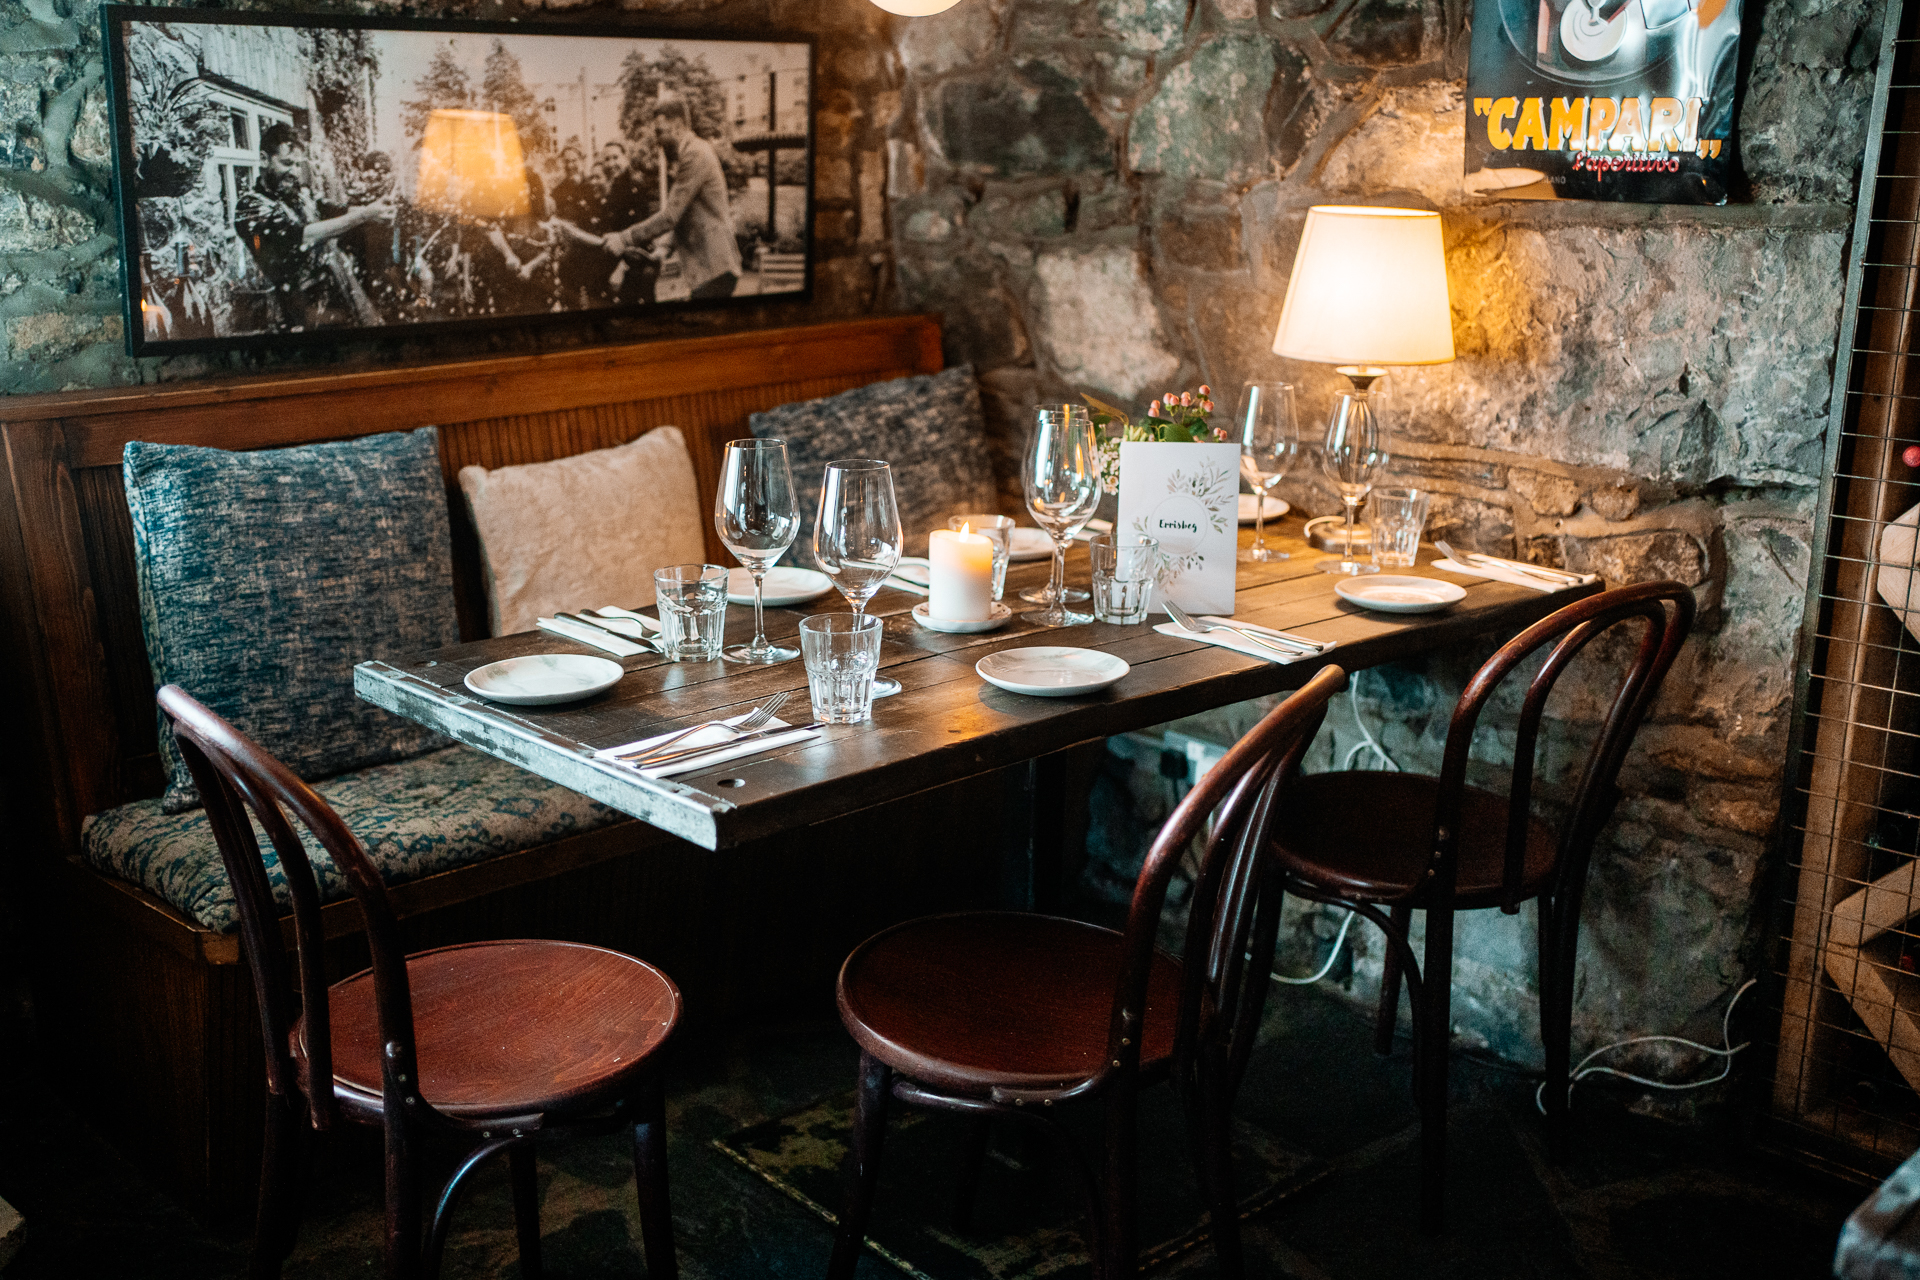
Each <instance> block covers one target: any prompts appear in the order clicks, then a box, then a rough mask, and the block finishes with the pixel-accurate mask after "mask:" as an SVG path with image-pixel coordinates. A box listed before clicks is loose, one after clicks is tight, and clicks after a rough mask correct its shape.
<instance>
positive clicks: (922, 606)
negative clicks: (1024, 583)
mask: <svg viewBox="0 0 1920 1280" xmlns="http://www.w3.org/2000/svg"><path fill="white" fill-rule="evenodd" d="M913 620H914V621H915V622H917V623H919V624H920V625H921V626H923V627H925V628H926V629H927V630H929V631H947V632H951V633H953V634H954V635H962V636H970V635H973V634H974V633H975V632H979V631H998V630H999V629H1000V628H1002V627H1004V626H1006V625H1007V623H1009V622H1011V621H1013V610H1011V609H1009V608H1007V606H1005V605H1003V604H1001V603H1000V602H999V601H997V600H996V601H995V602H994V604H993V608H992V610H991V611H990V612H989V613H988V614H987V616H986V617H985V618H981V619H979V620H977V621H976V620H968V619H962V618H936V617H934V616H933V615H932V614H931V613H929V612H928V611H927V605H926V602H925V601H922V602H921V603H919V604H917V605H915V606H913Z"/></svg>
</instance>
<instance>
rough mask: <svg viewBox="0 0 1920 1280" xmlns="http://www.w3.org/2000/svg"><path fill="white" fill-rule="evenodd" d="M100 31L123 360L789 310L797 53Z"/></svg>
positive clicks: (770, 46) (559, 31) (628, 44)
mask: <svg viewBox="0 0 1920 1280" xmlns="http://www.w3.org/2000/svg"><path fill="white" fill-rule="evenodd" d="M104 21H105V24H106V45H107V56H108V70H109V81H110V84H111V87H112V88H111V110H112V116H113V126H114V133H115V153H114V163H115V170H116V176H117V186H118V195H119V202H120V217H121V246H122V252H123V254H124V257H125V268H126V284H127V295H128V296H127V335H128V347H129V350H130V351H131V352H132V353H133V354H135V355H160V354H169V353H173V352H185V351H196V350H210V349H216V348H233V347H257V346H265V345H273V344H278V343H283V342H286V341H289V340H310V339H312V338H314V337H315V336H323V337H324V336H332V337H334V338H339V337H345V336H352V337H366V336H370V335H377V334H381V333H392V334H394V335H395V336H403V335H405V334H408V333H412V332H415V331H418V330H422V329H426V328H429V327H448V326H461V327H475V326H487V325H501V324H526V323H528V322H531V321H537V320H541V319H548V318H557V317H568V316H573V317H578V316H581V315H591V314H595V313H615V312H620V313H631V312H634V311H639V310H645V309H650V308H657V307H681V308H686V307H710V306H726V305H737V304H738V303H740V302H741V301H742V300H752V299H756V298H760V297H764V296H766V295H769V294H784V295H788V296H793V297H802V296H805V295H807V294H808V293H810V291H811V288H812V226H813V217H812V212H813V210H812V189H813V182H812V174H813V110H812V92H813V44H812V41H811V40H810V39H808V38H805V37H794V38H791V39H786V38H771V37H759V38H755V39H750V40H749V39H734V38H729V37H726V36H721V35H713V36H708V35H704V34H703V35H700V36H698V37H689V36H678V35H676V36H671V37H655V36H648V35H636V34H634V33H632V32H627V31H610V30H607V29H604V28H578V27H552V26H545V27H543V26H536V25H529V24H525V23H512V24H506V23H448V22H432V23H430V22H408V21H385V22H383V21H375V20H363V19H358V18H340V17H323V16H319V15H311V16H308V15H302V16H268V15H251V14H236V13H226V12H217V11H208V10H191V9H161V8H150V7H144V6H139V7H135V6H122V5H109V6H106V8H105V9H104Z"/></svg>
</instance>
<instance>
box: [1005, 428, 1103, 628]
mask: <svg viewBox="0 0 1920 1280" xmlns="http://www.w3.org/2000/svg"><path fill="white" fill-rule="evenodd" d="M1020 480H1021V484H1022V486H1023V487H1024V488H1025V489H1026V491H1027V510H1028V511H1031V512H1032V513H1033V520H1034V523H1035V524H1037V525H1039V526H1040V527H1041V528H1042V529H1045V530H1046V531H1047V536H1048V537H1050V538H1052V539H1053V577H1052V580H1051V581H1050V583H1049V591H1050V594H1051V603H1049V604H1048V605H1047V607H1046V608H1044V609H1035V610H1032V611H1030V612H1027V613H1023V614H1021V615H1020V616H1021V617H1023V618H1025V619H1027V621H1029V622H1038V623H1043V624H1045V625H1047V626H1050V627H1075V626H1079V625H1080V624H1081V623H1083V622H1092V621H1093V615H1092V614H1090V613H1074V612H1072V611H1071V610H1069V609H1068V608H1067V604H1066V587H1067V543H1068V542H1070V541H1072V539H1073V535H1074V534H1076V533H1078V532H1080V530H1081V529H1082V528H1084V527H1085V525H1086V523H1087V521H1088V520H1090V519H1092V518H1093V513H1094V512H1095V511H1096V510H1097V509H1098V508H1099V506H1100V459H1099V457H1098V451H1097V447H1096V445H1095V443H1094V437H1093V424H1092V423H1091V422H1089V421H1088V420H1087V411H1086V410H1085V409H1083V408H1081V407H1080V406H1079V405H1044V406H1042V407H1040V408H1038V409H1035V410H1034V414H1033V431H1032V433H1031V434H1030V435H1029V436H1028V437H1027V452H1026V457H1025V459H1024V460H1023V461H1022V463H1021V467H1020Z"/></svg>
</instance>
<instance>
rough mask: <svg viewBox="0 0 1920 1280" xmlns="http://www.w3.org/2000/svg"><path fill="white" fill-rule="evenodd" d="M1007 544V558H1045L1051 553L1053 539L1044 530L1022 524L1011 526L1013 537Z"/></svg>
mask: <svg viewBox="0 0 1920 1280" xmlns="http://www.w3.org/2000/svg"><path fill="white" fill-rule="evenodd" d="M1008 546H1009V548H1010V549H1009V550H1008V552H1007V559H1009V560H1045V559H1046V558H1047V557H1048V556H1050V555H1052V554H1053V539H1052V538H1049V537H1048V536H1047V535H1046V533H1045V531H1043V530H1040V529H1034V528H1031V527H1029V526H1027V525H1024V524H1017V525H1015V526H1014V527H1013V537H1012V539H1011V540H1010V541H1009V543H1008Z"/></svg>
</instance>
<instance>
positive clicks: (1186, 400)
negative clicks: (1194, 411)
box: [1180, 391, 1193, 409]
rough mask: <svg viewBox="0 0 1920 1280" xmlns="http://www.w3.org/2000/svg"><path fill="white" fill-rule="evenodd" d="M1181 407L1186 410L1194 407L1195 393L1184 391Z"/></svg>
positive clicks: (1181, 397) (1181, 394) (1181, 396)
mask: <svg viewBox="0 0 1920 1280" xmlns="http://www.w3.org/2000/svg"><path fill="white" fill-rule="evenodd" d="M1180 406H1181V407H1182V408H1184V409H1191V408H1192V407H1193V392H1191V391H1182V392H1181V393H1180Z"/></svg>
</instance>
